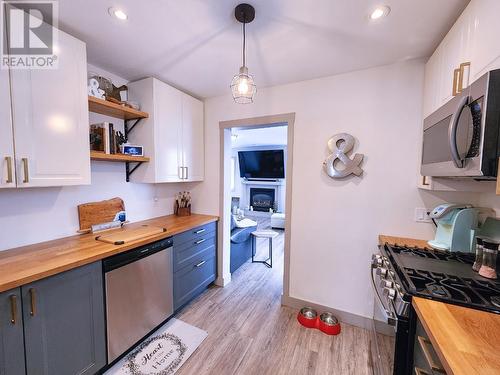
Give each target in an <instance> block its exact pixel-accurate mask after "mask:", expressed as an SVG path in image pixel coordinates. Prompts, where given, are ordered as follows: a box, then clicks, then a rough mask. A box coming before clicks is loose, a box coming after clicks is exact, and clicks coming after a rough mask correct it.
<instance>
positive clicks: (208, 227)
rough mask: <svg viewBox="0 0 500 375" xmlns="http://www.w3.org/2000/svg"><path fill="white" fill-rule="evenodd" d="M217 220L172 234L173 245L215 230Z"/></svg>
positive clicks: (193, 239)
mask: <svg viewBox="0 0 500 375" xmlns="http://www.w3.org/2000/svg"><path fill="white" fill-rule="evenodd" d="M216 226H217V222H212V223H208V224H205V225H201V226H199V227H196V228H193V229H190V230H187V231H185V232H182V233H179V234H176V235H175V236H174V247H175V246H178V245H181V244H183V243H186V242H189V241H195V240H197V239H199V238H201V237H202V236H204V235H206V234H207V233H210V232H215V230H216V228H217V227H216Z"/></svg>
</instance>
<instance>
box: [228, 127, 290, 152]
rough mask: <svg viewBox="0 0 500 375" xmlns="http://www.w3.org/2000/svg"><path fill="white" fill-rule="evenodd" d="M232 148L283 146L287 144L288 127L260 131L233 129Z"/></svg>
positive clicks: (260, 129)
mask: <svg viewBox="0 0 500 375" xmlns="http://www.w3.org/2000/svg"><path fill="white" fill-rule="evenodd" d="M231 134H233V135H236V136H237V137H236V138H234V137H233V138H232V139H231V147H232V148H240V147H249V146H282V145H286V144H287V126H273V127H268V128H259V129H232V131H231Z"/></svg>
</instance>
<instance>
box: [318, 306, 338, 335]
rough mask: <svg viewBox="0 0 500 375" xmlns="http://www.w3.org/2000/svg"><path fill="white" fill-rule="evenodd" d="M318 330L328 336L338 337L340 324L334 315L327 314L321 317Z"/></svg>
mask: <svg viewBox="0 0 500 375" xmlns="http://www.w3.org/2000/svg"><path fill="white" fill-rule="evenodd" d="M318 329H319V330H320V331H321V332H323V333H326V334H327V335H338V334H339V333H340V323H339V321H338V319H337V318H336V317H335V316H334V315H333V314H332V313H329V312H325V313H323V314H321V315H320V316H319V319H318Z"/></svg>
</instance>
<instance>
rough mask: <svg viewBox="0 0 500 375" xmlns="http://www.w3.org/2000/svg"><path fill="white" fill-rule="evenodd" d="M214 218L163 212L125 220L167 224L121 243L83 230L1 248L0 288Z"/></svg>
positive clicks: (129, 226)
mask: <svg viewBox="0 0 500 375" xmlns="http://www.w3.org/2000/svg"><path fill="white" fill-rule="evenodd" d="M217 220H219V218H218V217H217V216H209V215H196V214H193V215H191V216H183V217H179V216H175V215H169V216H162V217H158V218H154V219H149V220H144V221H140V222H136V223H131V224H127V228H135V227H139V226H141V225H144V224H148V225H153V226H159V227H163V228H166V229H167V231H166V232H164V233H161V234H158V235H154V236H150V237H148V238H145V239H140V240H137V241H133V242H130V243H127V244H124V245H113V244H109V243H104V242H101V241H96V240H95V237H96V234H83V235H77V236H71V237H66V238H61V239H57V240H52V241H47V242H42V243H39V244H34V245H29V246H23V247H18V248H15V249H11V250H5V251H1V252H0V292H4V291H6V290H9V289H12V288H15V287H18V286H21V285H24V284H27V283H30V282H33V281H36V280H40V279H43V278H45V277H48V276H52V275H55V274H58V273H61V272H64V271H67V270H70V269H72V268H76V267H80V266H83V265H85V264H89V263H92V262H95V261H98V260H101V259H104V258H107V257H109V256H112V255H115V254H118V253H121V252H124V251H127V250H130V249H133V248H135V247H138V246H141V245H146V244H148V243H150V242H154V241H157V240H161V239H163V238H166V237H170V236H172V235H174V234H177V233H181V232H184V231H186V230H189V229H191V228H195V227H197V226H200V225H204V224H208V223H210V222H213V221H217Z"/></svg>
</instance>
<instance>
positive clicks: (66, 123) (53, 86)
mask: <svg viewBox="0 0 500 375" xmlns="http://www.w3.org/2000/svg"><path fill="white" fill-rule="evenodd" d="M54 32H57V33H58V45H57V46H56V51H57V56H58V67H57V68H56V69H50V70H46V69H38V70H36V69H31V70H12V71H11V83H12V108H13V119H14V134H15V150H16V165H17V171H18V172H17V181H18V184H17V186H18V187H36V186H64V185H83V184H90V152H89V117H88V104H87V83H86V82H87V57H86V49H85V43H83V42H81V41H79V40H77V39H75V38H73V37H72V36H70V35H68V34H66V33H64V32H62V31H57V30H55V31H54Z"/></svg>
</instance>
